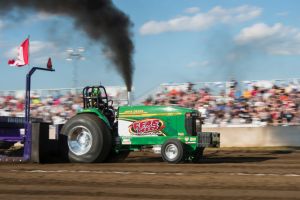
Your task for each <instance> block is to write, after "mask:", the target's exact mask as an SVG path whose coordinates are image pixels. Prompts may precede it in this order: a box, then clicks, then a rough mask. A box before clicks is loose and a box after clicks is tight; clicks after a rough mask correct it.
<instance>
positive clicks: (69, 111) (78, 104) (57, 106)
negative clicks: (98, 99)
mask: <svg viewBox="0 0 300 200" xmlns="http://www.w3.org/2000/svg"><path fill="white" fill-rule="evenodd" d="M30 108H31V113H30V114H31V117H32V118H40V119H43V121H46V122H50V123H54V124H60V123H64V122H65V121H66V120H67V119H69V118H70V117H72V116H73V115H74V114H75V113H76V112H77V111H79V110H80V109H82V98H81V97H80V96H79V95H78V96H75V95H73V94H72V93H66V94H63V95H51V96H50V95H48V96H40V95H37V94H33V95H31V105H30ZM0 116H14V117H24V98H17V97H16V96H14V95H2V96H0Z"/></svg>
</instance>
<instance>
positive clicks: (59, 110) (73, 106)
mask: <svg viewBox="0 0 300 200" xmlns="http://www.w3.org/2000/svg"><path fill="white" fill-rule="evenodd" d="M299 80H300V79H297V78H294V79H286V80H252V81H241V82H237V81H234V80H231V81H227V82H195V83H164V84H161V85H160V86H158V87H157V88H154V89H152V90H151V91H150V92H148V93H147V94H146V95H142V96H141V97H138V98H136V99H137V100H136V101H134V104H145V105H177V106H184V107H189V108H194V109H197V110H199V111H200V112H201V113H202V116H203V117H204V118H205V126H207V127H216V126H222V127H223V126H227V127H236V126H238V127H249V126H250V127H256V126H265V125H274V126H278V125H283V126H287V125H298V124H299V123H300V112H299V105H300V81H299ZM106 88H107V91H108V95H109V97H110V98H111V99H113V100H114V102H115V103H114V106H115V107H116V108H117V107H118V106H120V105H126V104H127V91H126V88H125V87H121V86H109V87H106ZM81 90H82V88H76V89H74V88H60V89H38V90H33V91H32V95H31V100H32V104H31V109H32V112H31V114H32V116H33V117H38V118H42V119H44V120H45V121H48V122H52V123H63V122H65V120H67V119H68V118H70V117H71V116H73V115H74V114H75V113H76V111H78V110H80V109H81V108H82V99H81ZM23 107H24V91H13V90H7V91H0V116H23V115H24V112H23Z"/></svg>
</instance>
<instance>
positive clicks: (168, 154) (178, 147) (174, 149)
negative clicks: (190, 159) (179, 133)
mask: <svg viewBox="0 0 300 200" xmlns="http://www.w3.org/2000/svg"><path fill="white" fill-rule="evenodd" d="M161 156H162V158H163V160H164V161H166V162H168V163H174V164H175V163H180V162H183V161H184V160H185V157H186V152H185V146H184V144H183V143H182V142H181V141H180V140H177V139H169V140H167V141H166V142H165V143H164V144H163V145H162V147H161Z"/></svg>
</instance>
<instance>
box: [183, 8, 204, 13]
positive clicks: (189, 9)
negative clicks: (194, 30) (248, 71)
mask: <svg viewBox="0 0 300 200" xmlns="http://www.w3.org/2000/svg"><path fill="white" fill-rule="evenodd" d="M199 11H200V9H199V8H198V7H190V8H187V9H185V10H184V12H185V13H188V14H195V13H197V12H199Z"/></svg>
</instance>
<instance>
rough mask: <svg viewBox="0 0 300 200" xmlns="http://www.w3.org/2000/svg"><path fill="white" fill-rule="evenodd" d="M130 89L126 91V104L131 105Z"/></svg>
mask: <svg viewBox="0 0 300 200" xmlns="http://www.w3.org/2000/svg"><path fill="white" fill-rule="evenodd" d="M131 103H132V102H131V91H127V105H128V106H131Z"/></svg>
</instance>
